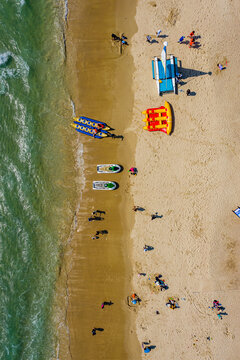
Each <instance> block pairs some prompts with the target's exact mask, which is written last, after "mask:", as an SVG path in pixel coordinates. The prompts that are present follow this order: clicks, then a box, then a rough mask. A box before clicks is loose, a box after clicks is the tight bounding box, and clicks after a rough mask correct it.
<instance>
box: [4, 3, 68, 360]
mask: <svg viewBox="0 0 240 360" xmlns="http://www.w3.org/2000/svg"><path fill="white" fill-rule="evenodd" d="M65 15H66V9H65V8H64V4H62V3H61V1H59V0H1V1H0V359H1V360H7V359H9V360H14V359H16V360H20V359H23V360H34V359H36V360H41V359H44V360H47V359H51V357H52V356H53V354H54V351H55V345H56V338H55V335H56V334H55V324H54V319H53V303H54V295H55V288H56V281H57V277H58V274H59V268H60V266H61V264H60V263H61V256H60V255H62V241H63V238H64V237H65V236H67V233H68V224H66V222H70V221H69V219H70V217H71V204H70V203H71V193H72V192H71V191H72V189H71V186H70V185H69V184H67V181H68V174H66V172H67V173H68V171H69V172H70V162H71V161H72V158H71V153H69V149H68V147H69V141H68V136H69V133H68V130H66V128H67V127H69V117H70V111H71V110H70V100H69V96H68V94H67V92H66V90H65V89H66V86H65V82H64V71H65V46H64V35H63V33H64V17H65ZM66 169H67V170H66ZM66 184H67V185H66ZM72 186H73V187H74V184H72ZM66 209H67V210H66Z"/></svg>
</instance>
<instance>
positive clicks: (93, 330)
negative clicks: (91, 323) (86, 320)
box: [92, 328, 97, 336]
mask: <svg viewBox="0 0 240 360" xmlns="http://www.w3.org/2000/svg"><path fill="white" fill-rule="evenodd" d="M96 334H97V331H96V328H93V329H92V336H94V335H96Z"/></svg>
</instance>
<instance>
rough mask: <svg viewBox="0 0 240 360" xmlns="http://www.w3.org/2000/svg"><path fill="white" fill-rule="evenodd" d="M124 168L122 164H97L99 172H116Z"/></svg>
mask: <svg viewBox="0 0 240 360" xmlns="http://www.w3.org/2000/svg"><path fill="white" fill-rule="evenodd" d="M121 170H122V166H121V165H117V164H101V165H97V173H98V174H116V173H119V172H120V171H121Z"/></svg>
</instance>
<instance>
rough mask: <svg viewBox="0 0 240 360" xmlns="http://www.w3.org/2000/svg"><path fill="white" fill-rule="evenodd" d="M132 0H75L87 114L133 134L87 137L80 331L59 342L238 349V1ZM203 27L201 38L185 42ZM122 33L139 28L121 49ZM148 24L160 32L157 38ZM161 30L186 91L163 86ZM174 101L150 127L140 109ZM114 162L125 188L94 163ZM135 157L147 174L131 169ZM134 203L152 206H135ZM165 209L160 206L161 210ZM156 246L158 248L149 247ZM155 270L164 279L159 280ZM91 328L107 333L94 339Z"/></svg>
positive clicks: (218, 354) (77, 68) (196, 352)
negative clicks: (96, 216) (103, 232)
mask: <svg viewBox="0 0 240 360" xmlns="http://www.w3.org/2000/svg"><path fill="white" fill-rule="evenodd" d="M135 5H136V4H135V3H131V4H129V3H128V2H127V1H124V2H121V3H120V2H119V1H116V2H109V1H104V2H101V5H100V4H99V2H97V1H93V2H91V7H90V6H89V7H88V6H87V5H86V4H80V3H79V2H78V1H71V2H69V7H70V8H69V16H68V33H67V52H68V53H67V54H68V57H67V58H68V67H69V69H71V72H70V74H69V82H70V83H71V89H72V99H73V101H74V103H75V105H76V113H77V114H84V115H86V116H89V117H93V118H96V119H99V120H102V121H106V122H107V123H109V124H110V125H111V126H112V127H114V129H115V130H114V132H115V133H116V134H122V135H123V136H124V140H123V141H121V140H119V139H116V140H112V139H107V140H106V141H99V142H94V143H93V142H92V139H90V138H87V137H83V136H81V143H82V150H83V162H84V177H85V185H81V186H83V189H84V191H83V193H82V198H81V201H80V209H79V210H78V211H77V213H76V229H75V230H74V234H73V237H72V241H71V246H70V249H69V260H70V261H69V269H68V281H67V286H68V292H69V298H68V309H67V326H68V328H69V337H68V341H67V344H66V343H65V345H64V346H63V347H62V349H63V350H62V354H64V358H69V359H70V358H71V359H84V360H87V359H91V360H92V359H94V358H96V359H104V360H105V359H109V360H110V359H111V360H113V359H114V360H115V359H130V360H131V359H136V358H141V354H142V358H146V357H147V358H149V359H151V360H155V359H161V360H164V359H167V360H171V359H172V360H179V359H181V360H188V359H189V360H190V359H191V360H192V359H204V360H205V359H211V360H215V359H216V360H218V359H224V360H230V359H233V358H237V356H238V352H239V350H240V345H239V342H238V338H239V336H240V329H239V323H240V319H239V314H238V310H237V306H238V300H239V290H240V289H239V270H240V267H239V252H240V251H239V241H238V231H239V226H240V220H239V219H238V218H237V216H236V215H234V214H233V213H232V210H233V209H234V208H236V207H237V206H238V205H240V204H239V199H240V188H239V186H238V182H239V181H238V168H239V159H240V158H239V146H240V145H239V144H240V141H239V133H240V125H239V121H238V117H239V110H240V109H239V108H240V105H239V84H238V81H239V75H238V74H239V65H240V64H239V56H238V55H239V50H238V47H237V36H238V35H237V34H238V32H239V28H240V21H239V16H238V14H239V10H240V5H239V3H238V2H237V1H235V0H234V1H220V0H219V1H217V2H214V1H211V0H208V1H207V2H204V3H203V2H202V1H200V0H199V1H197V2H195V3H191V6H190V4H189V2H188V1H186V0H184V1H181V2H175V1H173V0H170V1H169V2H167V3H165V2H163V1H160V0H156V1H144V0H139V1H138V2H137V6H135ZM80 19H81V21H80ZM158 29H161V30H162V33H161V35H162V36H161V37H159V38H157V37H156V35H155V34H156V31H157V30H158ZM192 30H195V35H196V36H197V37H198V39H197V41H198V44H199V47H198V48H192V49H190V48H189V46H188V45H186V44H179V43H178V42H177V41H178V39H179V38H180V37H181V36H183V35H184V36H186V39H188V38H187V36H188V35H189V34H190V32H191V31H192ZM112 32H113V33H117V34H120V33H121V32H124V33H125V34H126V35H127V36H128V37H129V39H128V41H129V43H130V46H129V47H127V48H125V49H124V52H123V53H122V54H120V51H119V48H118V46H116V44H113V43H112V42H111V40H110V35H111V33H112ZM147 35H150V36H152V38H153V39H155V40H156V41H155V42H154V43H152V44H150V43H147V42H146V36H147ZM164 41H167V42H168V48H167V51H168V54H174V55H175V56H176V57H177V58H178V59H179V60H180V61H181V68H180V69H179V70H180V72H181V73H182V74H183V78H182V84H181V86H179V93H178V95H174V94H172V93H170V94H167V95H164V96H162V97H159V96H158V94H157V87H156V83H155V81H154V80H153V79H152V67H151V60H152V58H153V57H154V56H158V57H160V56H161V51H162V48H163V42H164ZM217 63H221V64H223V65H224V66H226V69H224V70H222V71H220V70H219V69H218V67H217ZM82 84H84V86H82ZM187 89H190V90H191V96H187V95H186V90H187ZM165 100H166V101H168V102H169V103H170V104H171V106H172V109H173V113H174V130H173V133H172V134H171V136H167V135H166V134H164V133H161V132H155V133H149V132H147V131H144V130H143V129H142V127H143V122H142V119H143V115H142V114H141V111H143V110H146V109H147V108H150V107H158V106H161V105H164V101H165ZM134 156H135V159H134ZM112 162H113V163H120V164H122V165H123V167H124V171H123V172H122V173H121V174H119V175H115V176H112V178H111V179H112V180H114V181H117V182H118V183H119V184H120V187H119V189H118V190H117V191H115V192H110V193H107V194H106V192H94V193H93V191H92V190H91V184H92V180H96V177H97V179H98V177H99V176H98V175H97V174H96V165H97V164H98V163H112ZM131 166H136V167H137V168H138V175H137V176H134V177H131V176H129V174H128V173H127V169H128V168H129V167H131ZM81 171H82V169H80V170H79V176H82V173H81ZM101 178H103V179H107V178H108V177H107V176H106V175H105V176H103V177H101ZM132 199H133V200H132ZM133 204H134V205H138V206H141V207H143V208H144V209H145V210H144V211H142V212H133V211H132V206H133ZM96 208H100V209H102V210H105V211H106V212H107V214H106V216H104V218H105V219H104V221H103V222H101V224H93V225H92V224H89V223H88V221H87V218H88V217H89V215H90V213H91V212H92V211H93V210H94V209H96ZM155 212H158V214H159V215H160V216H161V218H157V219H154V220H151V214H152V213H155ZM99 226H100V227H101V228H102V227H103V228H107V230H108V231H109V234H108V235H107V236H106V237H105V238H102V239H101V240H100V241H99V242H96V241H93V240H91V237H92V235H93V234H94V232H95V231H96V230H99ZM145 244H147V245H151V246H152V247H153V250H152V251H148V252H144V251H143V247H144V245H145ZM139 273H145V274H146V276H141V275H140V276H139V275H138V274H139ZM158 274H161V275H162V279H164V280H165V282H166V284H167V285H168V289H167V290H166V291H159V289H158V288H157V287H156V286H154V280H155V276H156V275H158ZM132 292H135V293H137V294H138V295H139V297H140V298H141V300H142V301H141V304H140V305H138V306H137V307H136V308H135V307H128V305H127V302H126V298H127V296H128V295H129V294H130V293H132ZM168 297H174V298H175V299H177V302H178V304H179V308H178V309H174V310H172V309H169V308H168V307H167V306H166V305H165V304H166V302H167V301H168ZM214 299H216V300H219V301H220V303H221V304H222V306H223V307H224V310H223V311H222V313H223V315H222V319H219V318H218V317H217V315H216V312H215V311H213V310H212V309H211V308H210V307H211V306H212V302H213V300H214ZM110 300H111V301H112V302H113V303H114V305H112V306H110V307H108V308H107V309H104V310H101V308H100V305H101V302H102V301H110ZM156 311H158V314H156ZM93 327H101V328H104V331H103V332H101V333H100V332H99V333H98V334H97V336H95V337H93V336H92V335H91V329H92V328H93ZM149 340H151V346H152V349H151V352H150V353H149V354H144V353H143V351H142V349H141V343H142V342H148V341H149ZM60 353H61V351H60ZM62 358H63V357H62Z"/></svg>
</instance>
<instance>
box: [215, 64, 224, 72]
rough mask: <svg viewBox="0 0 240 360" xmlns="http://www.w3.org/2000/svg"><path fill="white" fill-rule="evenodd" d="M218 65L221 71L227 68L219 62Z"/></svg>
mask: <svg viewBox="0 0 240 360" xmlns="http://www.w3.org/2000/svg"><path fill="white" fill-rule="evenodd" d="M217 67H218V68H219V70H220V71H222V70H224V69H225V67H223V66H222V65H221V64H217Z"/></svg>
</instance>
